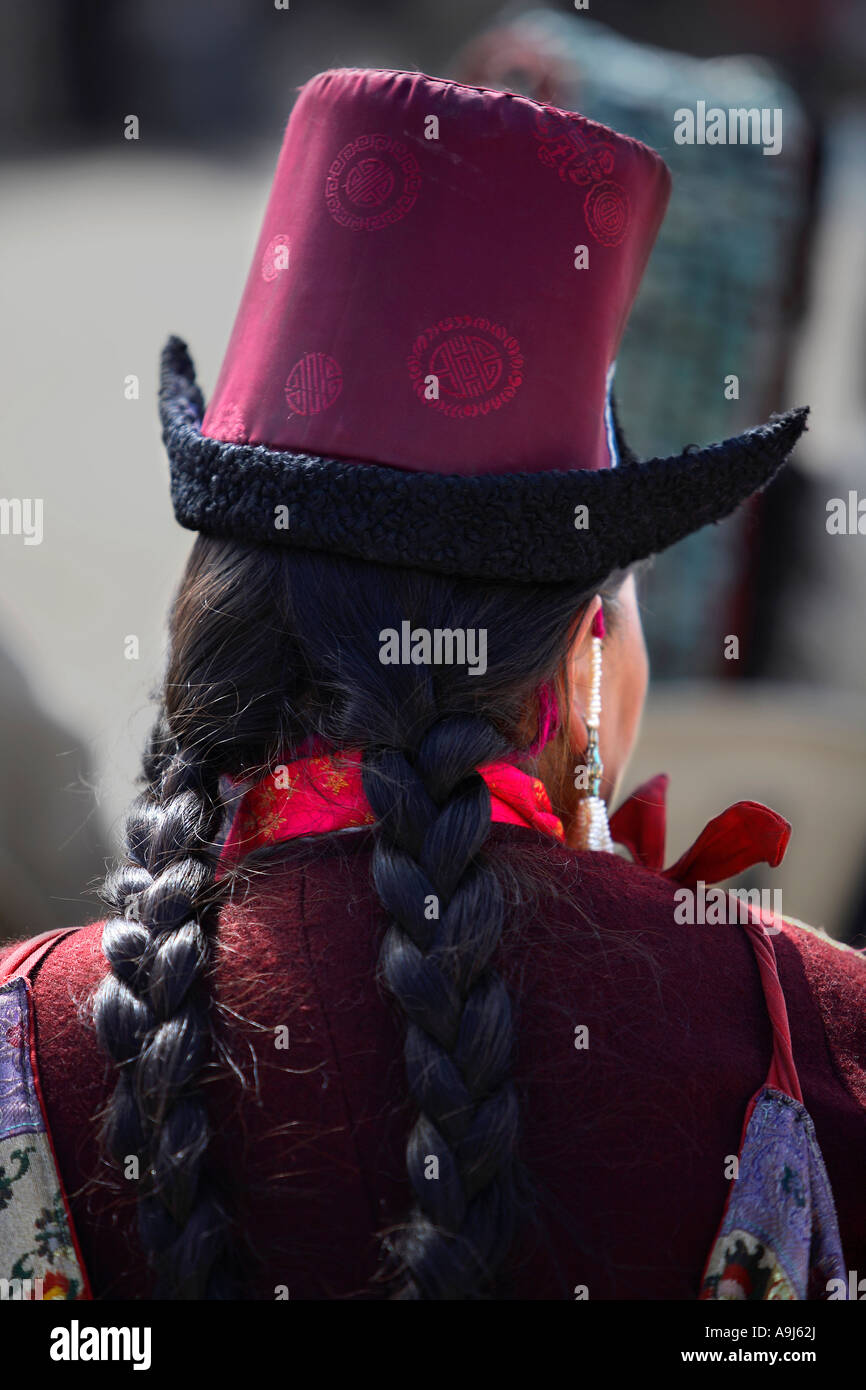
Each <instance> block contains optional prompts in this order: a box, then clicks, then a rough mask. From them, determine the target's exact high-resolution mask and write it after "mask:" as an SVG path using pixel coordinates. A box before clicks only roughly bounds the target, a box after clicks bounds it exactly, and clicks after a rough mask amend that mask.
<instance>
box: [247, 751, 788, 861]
mask: <svg viewBox="0 0 866 1390" xmlns="http://www.w3.org/2000/svg"><path fill="white" fill-rule="evenodd" d="M478 771H479V773H480V774H481V776H482V777H483V778H484V781H485V782H486V783H487V786H488V787H489V789H490V807H491V820H493V821H497V822H502V823H504V824H507V825H522V826H525V827H526V828H528V829H535V830H540V831H542V832H543V833H544V834H547V835H550V836H552V837H553V838H554V839H556V840H559V841H560V842H564V840H565V833H564V830H563V826H562V822H561V820H559V818H558V817H557V816H555V815H554V813H553V808H552V807H551V804H550V798H549V796H548V794H547V789H546V788H545V786H544V783H543V782H542V781H541V780H540V778H538V777H532V776H530V774H529V773H527V772H522V771H521V770H520V769H519V768H517V767H514V766H513V765H512V764H511V763H508V762H496V763H490V764H489V765H488V766H486V767H480V768H479V769H478ZM667 785H668V778H667V776H666V774H664V773H660V774H659V775H658V776H656V777H653V778H651V779H650V781H648V782H644V783H643V785H642V786H640V787H639V788H638V789H637V791H636V792H634V794H633V795H632V796H630V797H629V799H628V800H627V801H625V802H624V803H623V805H622V806H621V807H620V808H619V810H618V811H617V812H616V814H615V815H614V816H612V817H611V822H610V833H611V837H612V839H614V840H615V841H616V842H618V843H619V844H621V845H623V846H624V847H625V848H626V849H627V850H628V851H629V853H630V854H631V857H632V859H633V860H634V861H635V863H637V864H642V865H643V866H644V868H647V869H652V870H654V871H655V872H656V873H662V874H663V875H664V877H665V878H669V879H672V880H674V881H675V882H677V883H680V884H683V885H686V886H689V887H694V886H695V884H696V883H697V882H698V881H699V880H703V882H704V883H719V882H721V881H723V880H724V879H727V878H732V877H734V875H736V874H739V873H742V872H743V871H744V870H745V869H749V868H751V867H752V865H754V864H757V863H760V862H762V861H764V862H766V863H768V864H770V865H771V866H772V867H774V868H775V867H776V865H777V864H780V863H781V861H782V858H783V856H784V853H785V850H786V848H787V845H788V840H789V838H790V835H791V827H790V825H789V823H788V822H787V821H786V820H784V819H783V817H782V816H779V815H777V814H776V812H775V811H771V810H770V809H769V807H767V806H762V805H761V804H760V802H757V801H738V802H736V804H735V805H733V806H729V807H728V809H727V810H726V811H723V812H722V814H721V815H719V816H716V817H715V818H714V819H713V820H711V821H710V822H709V824H708V825H707V826H705V828H704V829H703V830H702V831H701V833H700V835H699V836H698V837H697V839H696V840H695V842H694V844H693V845H692V846H691V847H690V848H689V849H687V850H686V852H685V854H683V855H681V856H680V858H679V859H678V860H677V861H676V863H675V864H672V865H671V866H670V868H668V869H664V870H663V869H662V864H663V862H664V848H665V831H666V826H665V822H666V812H665V796H666V793H667ZM375 819H376V818H375V816H374V814H373V812H372V810H371V809H370V805H369V803H368V801H367V798H366V796H365V795H364V790H363V787H362V784H361V754H360V752H357V751H353V752H348V753H336V754H332V755H330V756H321V757H313V758H299V759H298V760H297V761H295V762H291V763H287V764H284V765H283V766H282V767H281V768H279V769H278V770H277V771H275V772H273V773H270V774H269V775H268V776H267V777H265V778H263V780H262V781H261V782H258V783H257V784H256V785H255V786H253V787H251V788H250V789H249V790H248V791H247V792H245V794H244V796H243V798H242V800H241V803H240V805H239V807H238V809H237V811H236V813H235V816H234V819H233V821H232V824H231V828H230V830H229V833H228V836H227V837H226V841H225V844H224V845H223V849H222V855H221V864H222V865H224V866H229V865H232V864H236V863H237V862H238V861H239V860H240V859H241V858H242V857H243V856H244V855H245V854H249V853H251V852H252V851H253V850H255V849H260V848H261V847H262V846H264V845H274V844H279V843H280V842H281V841H283V840H291V839H293V838H294V837H296V836H298V835H315V834H319V835H321V834H325V833H326V832H327V831H330V830H345V829H348V828H349V827H351V826H360V825H371V824H373V822H374V821H375Z"/></svg>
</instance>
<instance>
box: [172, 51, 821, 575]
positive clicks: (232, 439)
mask: <svg viewBox="0 0 866 1390" xmlns="http://www.w3.org/2000/svg"><path fill="white" fill-rule="evenodd" d="M669 191H670V176H669V173H668V170H667V167H666V165H665V164H664V162H663V160H662V159H661V158H660V157H659V156H658V155H657V154H656V153H655V152H654V151H653V150H650V149H649V148H647V146H645V145H642V144H640V143H639V142H637V141H636V140H632V139H629V138H627V137H626V136H622V135H618V134H616V133H615V132H614V131H612V130H608V129H607V128H606V127H604V126H601V125H598V124H596V123H595V122H593V121H589V120H586V119H584V118H583V117H581V116H578V115H574V114H572V113H568V112H564V111H558V110H556V109H555V108H553V107H550V106H544V105H541V104H539V103H537V102H534V101H531V100H529V99H528V98H525V97H522V96H518V95H516V94H512V93H507V92H498V91H491V90H488V89H484V88H478V87H467V86H463V85H461V84H460V83H455V82H449V81H443V80H439V79H434V78H430V77H426V76H424V75H423V74H421V73H417V72H392V71H380V70H372V71H367V70H361V69H339V70H336V71H332V72H325V73H322V74H320V75H319V76H318V77H315V78H313V79H312V81H310V82H308V83H307V84H306V85H305V86H304V87H303V88H302V89H301V92H300V95H299V97H298V100H297V103H296V105H295V107H294V110H293V112H292V115H291V118H290V120H289V122H288V126H287V129H286V133H285V139H284V141H283V147H282V152H281V154H280V158H279V162H278V164H277V170H276V175H275V178H274V184H273V189H272V192H271V197H270V201H269V203H268V206H267V211H266V213H265V218H264V224H263V226H262V230H261V234H260V236H259V241H258V245H257V247H256V250H255V254H254V256H253V263H252V267H251V269H250V273H249V277H248V279H247V284H246V288H245V291H244V295H243V298H242V301H241V305H240V308H239V310H238V314H237V318H236V320H235V325H234V330H233V332H232V336H231V341H230V343H229V346H228V350H227V352H226V355H225V359H224V361H223V365H222V370H221V372H220V375H219V380H218V382H217V386H216V390H215V392H214V395H213V398H212V400H211V402H210V405H209V406H208V408H207V410H206V411H205V409H204V401H203V398H202V395H201V392H200V391H199V388H198V386H197V385H196V381H195V374H194V370H193V366H192V362H191V360H190V357H189V354H188V352H187V350H186V346H185V344H184V343H183V342H181V341H180V339H178V338H172V339H170V340H169V342H168V344H167V346H166V348H165V349H164V351H163V362H162V384H161V392H160V402H161V414H162V422H163V437H164V439H165V443H166V447H167V449H168V452H169V456H170V460H171V471H172V494H173V500H174V506H175V513H176V516H177V519H178V521H179V522H180V523H181V524H182V525H184V526H188V527H190V528H191V529H193V530H198V531H202V532H206V533H210V534H216V535H225V536H232V537H236V538H238V539H244V540H250V541H259V542H263V543H267V544H279V545H293V546H299V547H306V548H309V549H315V550H326V551H331V552H336V553H340V554H345V555H351V556H356V557H360V558H362V559H368V560H375V561H379V562H383V563H390V564H402V565H412V566H416V567H418V568H425V569H431V570H437V571H441V572H445V573H453V574H458V575H465V576H468V577H476V578H483V577H490V578H501V579H517V580H527V581H531V580H535V581H543V580H544V581H546V580H554V581H555V580H564V579H569V580H574V579H576V578H580V577H583V578H585V580H586V584H587V586H590V585H591V584H594V583H596V582H600V581H601V580H602V579H604V578H605V577H607V575H609V574H610V573H611V572H613V571H614V570H618V569H623V568H625V567H627V566H628V565H629V564H632V563H633V562H635V561H636V560H639V559H642V558H644V557H645V556H647V555H649V554H652V553H655V552H657V551H659V550H662V549H664V548H666V547H667V546H669V545H671V544H673V543H674V542H675V541H677V540H679V539H681V538H682V537H683V536H685V535H687V534H688V533H689V532H691V531H694V530H696V529H697V528H698V527H700V526H703V525H704V524H706V523H707V522H710V521H717V520H719V519H720V518H721V517H723V516H725V515H727V514H728V513H729V512H730V511H732V510H733V508H734V507H736V505H737V504H738V503H739V502H741V501H743V500H744V499H745V498H746V497H748V496H749V495H750V494H751V493H753V492H755V491H756V490H757V489H759V488H761V487H762V486H764V485H765V484H766V483H767V482H768V481H769V480H770V478H771V477H772V476H773V474H774V473H775V472H776V471H777V469H778V468H779V467H780V466H781V465H782V463H783V462H784V460H785V458H786V457H787V455H788V454H789V452H790V450H791V448H792V447H793V445H794V443H795V442H796V440H797V438H798V437H799V435H800V434H801V432H802V430H803V428H804V427H805V417H806V411H805V410H799V411H792V412H790V413H789V414H787V415H784V416H780V417H774V418H773V420H772V421H771V422H770V423H768V424H766V425H763V426H760V427H758V428H757V429H754V430H750V431H748V432H747V433H746V434H743V435H740V436H737V437H735V438H732V439H729V440H726V441H724V443H722V444H716V445H710V446H708V447H707V448H704V449H695V448H694V447H692V448H690V449H688V450H687V451H686V452H684V453H683V454H681V455H678V456H675V457H673V458H667V459H653V460H650V461H647V462H638V461H637V460H636V459H635V458H634V456H633V455H632V454H631V453H630V452H629V451H628V449H627V447H626V446H625V444H624V441H623V440H622V436H621V433H620V431H619V429H618V427H617V425H616V420H615V416H614V410H613V405H612V399H611V380H612V376H613V367H614V362H615V357H616V351H617V347H618V344H619V341H620V338H621V336H622V332H623V328H624V326H625V322H626V319H627V316H628V313H629V310H630V307H631V304H632V302H633V300H634V297H635V295H636V293H637V289H638V285H639V282H640V278H641V274H642V272H643V269H644V266H645V264H646V261H647V259H648V257H649V254H650V251H651V249H652V245H653V242H654V240H655V237H656V234H657V232H658V228H659V225H660V223H661V220H662V217H663V216H664V211H665V207H666V205H667V201H668V196H669ZM671 390H672V391H674V390H676V382H671ZM578 508H586V509H587V510H586V512H585V513H580V514H579V513H578V510H577V509H578ZM578 517H580V520H579V521H578Z"/></svg>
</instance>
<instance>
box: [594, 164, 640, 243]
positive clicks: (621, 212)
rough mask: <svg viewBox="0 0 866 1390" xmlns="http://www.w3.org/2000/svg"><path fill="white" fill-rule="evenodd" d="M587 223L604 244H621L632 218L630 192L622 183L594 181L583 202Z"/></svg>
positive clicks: (597, 239)
mask: <svg viewBox="0 0 866 1390" xmlns="http://www.w3.org/2000/svg"><path fill="white" fill-rule="evenodd" d="M583 211H584V216H585V217H586V225H587V228H588V230H589V233H590V235H591V236H594V237H595V239H596V241H600V242H601V244H602V246H619V244H620V242H621V241H622V239H623V237H624V236H625V234H626V232H627V231H628V224H629V221H630V218H631V207H630V205H629V201H628V194H627V193H626V191H625V189H624V188H623V187H622V185H621V184H618V183H614V182H613V181H612V180H608V181H607V182H604V183H594V184H593V186H592V188H591V189H590V190H589V192H588V193H587V195H586V201H585V202H584V204H583Z"/></svg>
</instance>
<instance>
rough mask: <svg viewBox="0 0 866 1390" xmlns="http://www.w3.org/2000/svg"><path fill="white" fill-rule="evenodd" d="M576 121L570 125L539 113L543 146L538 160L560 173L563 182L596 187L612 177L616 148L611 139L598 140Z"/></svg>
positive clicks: (538, 127)
mask: <svg viewBox="0 0 866 1390" xmlns="http://www.w3.org/2000/svg"><path fill="white" fill-rule="evenodd" d="M591 129H592V127H589V128H584V127H583V126H582V125H581V124H580V123H578V122H577V121H576V120H570V121H568V123H567V124H566V125H563V123H562V117H561V116H559V115H554V114H553V113H552V112H548V111H537V112H536V113H535V136H536V139H537V140H538V141H539V142H540V143H539V148H538V158H539V159H540V160H541V162H542V164H544V165H545V167H546V168H548V169H556V171H557V172H558V174H559V177H560V178H561V179H568V180H569V181H570V182H571V183H576V184H587V183H596V182H598V180H599V179H603V178H606V177H607V175H608V174H610V173H612V171H613V165H614V148H613V144H612V143H611V141H610V139H609V138H607V139H605V138H604V136H599V137H595V136H594V135H592V134H590V133H589V131H590V130H591Z"/></svg>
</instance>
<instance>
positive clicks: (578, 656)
mask: <svg viewBox="0 0 866 1390" xmlns="http://www.w3.org/2000/svg"><path fill="white" fill-rule="evenodd" d="M600 608H601V596H600V595H599V594H596V595H595V597H594V598H591V599H590V601H589V603H588V604H587V605H586V607H585V608H584V610H583V612H582V613H579V614H578V615H577V617H576V618H575V619H574V621H573V623H572V624H571V627H570V628H569V629H568V657H567V661H568V664H569V666H572V665H573V664H574V663H575V662H578V663H579V662H581V661H583V660H585V659H586V658H587V657H588V655H589V651H590V641H591V639H592V624H593V621H594V620H595V615H596V613H597V612H598V610H599V609H600Z"/></svg>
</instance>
